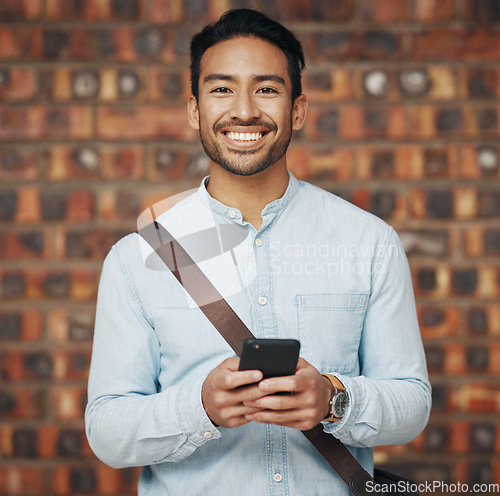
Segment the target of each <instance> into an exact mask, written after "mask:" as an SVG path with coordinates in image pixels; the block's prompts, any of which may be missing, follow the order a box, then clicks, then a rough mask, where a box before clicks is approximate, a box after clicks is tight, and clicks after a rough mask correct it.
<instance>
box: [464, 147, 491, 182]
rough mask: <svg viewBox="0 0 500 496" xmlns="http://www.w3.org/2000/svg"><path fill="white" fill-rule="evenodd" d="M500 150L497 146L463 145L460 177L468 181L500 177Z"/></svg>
mask: <svg viewBox="0 0 500 496" xmlns="http://www.w3.org/2000/svg"><path fill="white" fill-rule="evenodd" d="M499 157H500V149H499V148H498V147H496V146H489V145H488V146H478V145H463V147H462V150H461V161H460V175H461V176H462V177H464V178H467V179H478V178H480V177H485V178H488V177H491V178H494V177H500V158H499Z"/></svg>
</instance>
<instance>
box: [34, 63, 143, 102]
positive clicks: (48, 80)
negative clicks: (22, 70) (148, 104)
mask: <svg viewBox="0 0 500 496" xmlns="http://www.w3.org/2000/svg"><path fill="white" fill-rule="evenodd" d="M144 79H145V71H144V70H141V69H135V68H130V69H119V68H115V67H106V68H97V67H95V68H86V69H70V68H57V69H48V70H45V71H43V73H42V77H41V86H42V90H41V92H42V95H43V96H44V98H46V99H47V100H49V101H52V102H68V101H72V100H78V101H86V102H93V101H102V102H116V101H121V100H143V99H144V98H145V95H146V91H145V82H144Z"/></svg>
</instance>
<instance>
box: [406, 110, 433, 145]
mask: <svg viewBox="0 0 500 496" xmlns="http://www.w3.org/2000/svg"><path fill="white" fill-rule="evenodd" d="M408 123H409V129H410V130H411V132H410V134H411V137H412V138H413V139H415V140H416V139H426V138H434V137H435V136H436V134H437V131H436V112H435V108H434V107H431V106H429V105H421V106H418V107H417V106H414V107H410V108H409V110H408Z"/></svg>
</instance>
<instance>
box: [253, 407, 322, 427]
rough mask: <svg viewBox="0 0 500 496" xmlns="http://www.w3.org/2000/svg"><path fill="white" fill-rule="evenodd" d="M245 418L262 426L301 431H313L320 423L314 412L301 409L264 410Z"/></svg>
mask: <svg viewBox="0 0 500 496" xmlns="http://www.w3.org/2000/svg"><path fill="white" fill-rule="evenodd" d="M245 418H246V419H247V420H251V421H254V422H257V423H260V424H274V425H281V426H283V427H293V428H294V429H301V430H308V429H312V428H313V427H314V426H315V425H316V424H317V423H318V422H317V421H316V419H315V417H314V415H313V412H312V411H311V412H308V411H307V410H299V409H297V410H285V411H279V412H275V411H269V410H262V411H260V412H255V413H249V414H246V415H245Z"/></svg>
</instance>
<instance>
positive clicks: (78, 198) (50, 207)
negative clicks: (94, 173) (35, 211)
mask: <svg viewBox="0 0 500 496" xmlns="http://www.w3.org/2000/svg"><path fill="white" fill-rule="evenodd" d="M94 202H95V200H94V195H93V193H92V192H91V191H89V190H73V191H67V190H66V191H64V190H61V189H48V188H45V189H44V190H43V191H42V193H41V197H40V211H41V215H42V219H44V220H45V221H56V220H69V221H88V220H91V219H92V218H93V216H94V209H95V206H94Z"/></svg>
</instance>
